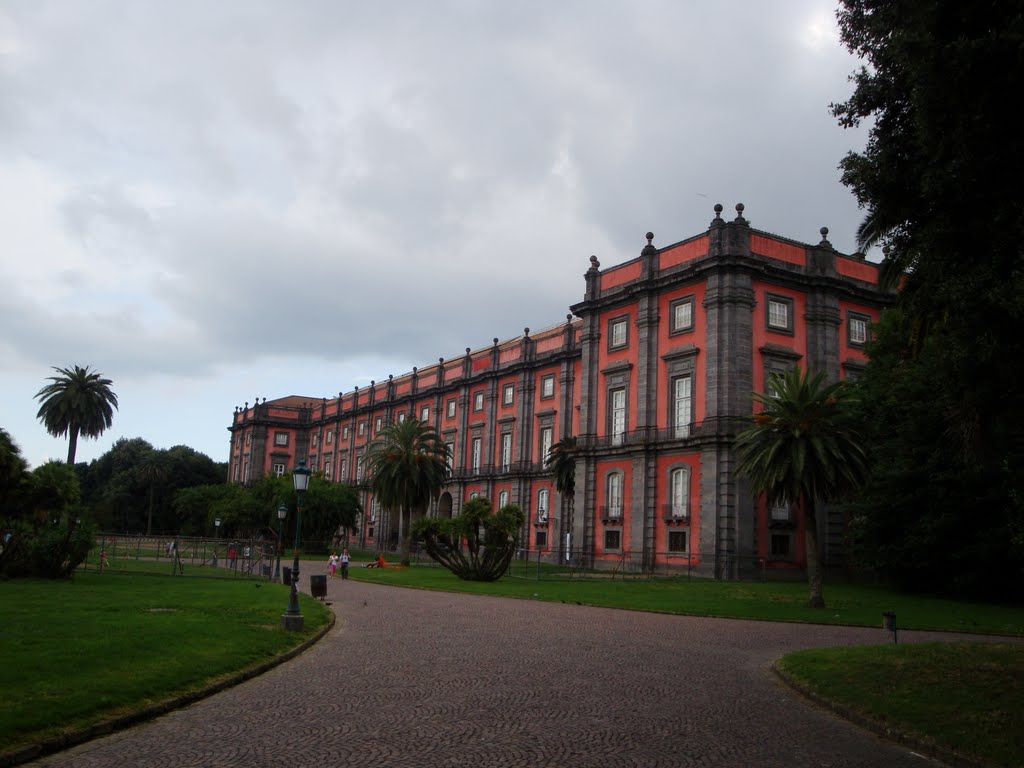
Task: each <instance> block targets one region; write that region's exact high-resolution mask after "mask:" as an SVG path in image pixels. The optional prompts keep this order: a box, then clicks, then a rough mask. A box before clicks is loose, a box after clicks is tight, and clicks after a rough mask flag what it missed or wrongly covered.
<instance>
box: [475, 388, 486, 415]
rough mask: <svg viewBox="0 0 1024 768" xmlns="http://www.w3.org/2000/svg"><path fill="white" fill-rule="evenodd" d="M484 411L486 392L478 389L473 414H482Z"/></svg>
mask: <svg viewBox="0 0 1024 768" xmlns="http://www.w3.org/2000/svg"><path fill="white" fill-rule="evenodd" d="M483 409H484V391H483V390H482V389H478V390H477V391H476V392H474V393H473V413H480V412H481V411H482V410H483Z"/></svg>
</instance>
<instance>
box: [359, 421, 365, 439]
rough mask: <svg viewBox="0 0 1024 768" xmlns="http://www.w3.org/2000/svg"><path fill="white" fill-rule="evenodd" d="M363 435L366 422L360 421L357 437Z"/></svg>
mask: <svg viewBox="0 0 1024 768" xmlns="http://www.w3.org/2000/svg"><path fill="white" fill-rule="evenodd" d="M365 434H366V422H365V421H360V422H359V436H360V437H362V436H363V435H365Z"/></svg>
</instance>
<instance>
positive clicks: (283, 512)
mask: <svg viewBox="0 0 1024 768" xmlns="http://www.w3.org/2000/svg"><path fill="white" fill-rule="evenodd" d="M286 517H288V507H286V506H285V505H284V504H282V505H281V506H279V507H278V508H277V562H276V563H275V564H274V581H277V580H278V579H280V578H281V545H282V544H283V542H284V519H285V518H286Z"/></svg>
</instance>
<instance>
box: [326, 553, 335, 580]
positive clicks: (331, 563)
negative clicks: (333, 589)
mask: <svg viewBox="0 0 1024 768" xmlns="http://www.w3.org/2000/svg"><path fill="white" fill-rule="evenodd" d="M337 569H338V553H337V552H331V556H330V557H329V558H327V572H328V573H329V574H331V578H332V579H333V578H334V572H335V571H336V570H337Z"/></svg>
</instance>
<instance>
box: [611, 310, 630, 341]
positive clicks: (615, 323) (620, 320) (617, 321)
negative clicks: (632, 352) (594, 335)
mask: <svg viewBox="0 0 1024 768" xmlns="http://www.w3.org/2000/svg"><path fill="white" fill-rule="evenodd" d="M628 343H629V317H613V318H612V319H611V320H609V321H608V349H622V348H623V347H625V346H626V345H627V344H628Z"/></svg>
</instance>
